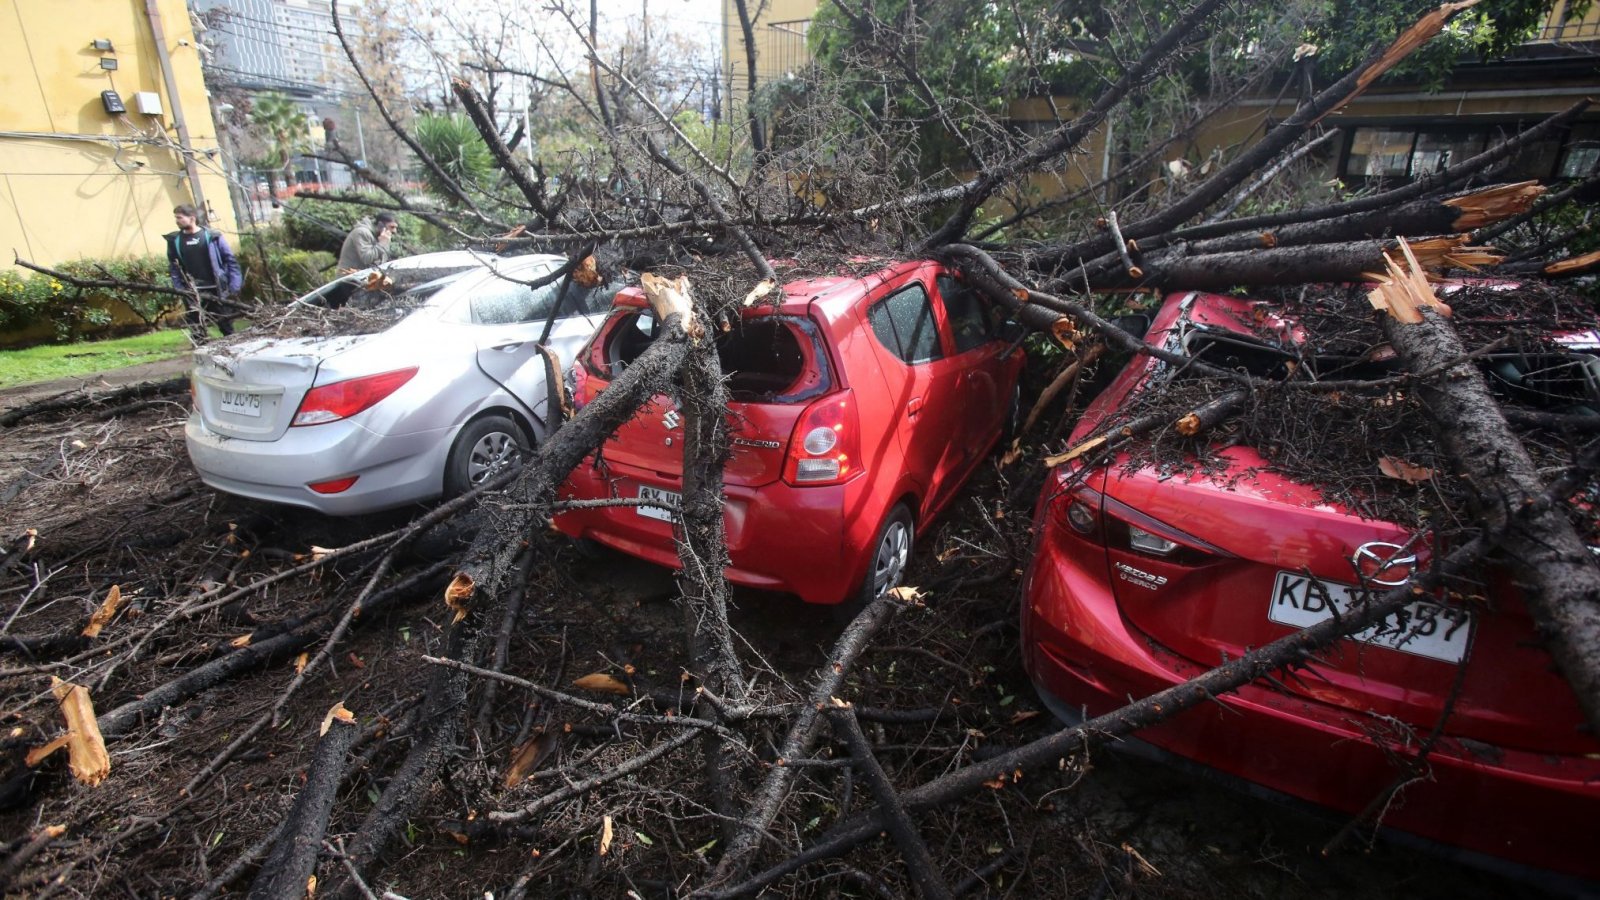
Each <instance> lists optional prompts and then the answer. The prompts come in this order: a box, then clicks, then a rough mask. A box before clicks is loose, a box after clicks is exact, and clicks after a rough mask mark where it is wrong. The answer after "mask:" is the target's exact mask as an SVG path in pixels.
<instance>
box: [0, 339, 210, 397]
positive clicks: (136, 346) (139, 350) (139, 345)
mask: <svg viewBox="0 0 1600 900" xmlns="http://www.w3.org/2000/svg"><path fill="white" fill-rule="evenodd" d="M213 333H216V332H215V330H214V329H213ZM188 351H189V338H188V337H187V336H186V335H185V334H184V333H183V330H182V329H179V328H172V329H167V330H165V331H152V332H150V333H149V334H140V335H135V336H133V337H127V338H118V339H116V340H111V341H92V342H85V343H81V344H46V345H44V346H40V347H29V348H28V349H26V350H0V388H8V387H16V386H17V385H23V384H33V383H34V382H38V381H54V380H55V379H57V378H82V377H85V376H89V375H94V374H97V373H99V372H109V371H111V370H113V369H122V368H126V367H128V366H136V365H139V364H140V363H148V362H156V361H157V360H162V359H170V358H171V357H174V356H181V355H183V354H184V353H187V352H188Z"/></svg>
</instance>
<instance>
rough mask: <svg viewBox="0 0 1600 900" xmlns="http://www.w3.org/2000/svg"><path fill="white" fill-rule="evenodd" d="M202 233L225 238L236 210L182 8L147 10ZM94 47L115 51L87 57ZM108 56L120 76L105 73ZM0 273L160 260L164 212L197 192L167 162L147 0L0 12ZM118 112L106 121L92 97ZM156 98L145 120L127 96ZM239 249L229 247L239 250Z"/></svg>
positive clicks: (171, 148)
mask: <svg viewBox="0 0 1600 900" xmlns="http://www.w3.org/2000/svg"><path fill="white" fill-rule="evenodd" d="M156 5H157V9H158V10H159V13H160V18H161V24H162V28H163V31H164V36H165V39H166V40H165V43H166V45H167V51H168V53H169V54H170V55H171V58H172V66H173V74H174V80H175V81H176V82H177V84H178V97H177V102H178V103H181V104H182V109H183V113H184V118H185V121H186V124H187V125H188V130H189V137H190V143H191V145H192V147H193V148H194V150H195V151H196V153H197V156H196V158H195V159H196V166H197V168H198V171H199V173H200V187H201V191H202V193H203V194H204V196H205V200H206V207H207V212H208V216H207V219H208V221H209V223H210V225H211V226H212V227H214V228H217V229H219V230H220V231H222V232H223V233H225V234H227V235H229V236H230V238H233V237H234V236H235V232H236V224H235V219H234V210H233V205H232V202H231V200H230V199H229V195H228V187H227V181H226V178H225V176H224V174H223V169H222V163H221V155H220V154H219V153H218V145H217V134H216V126H215V125H214V124H213V122H212V118H211V107H210V103H209V98H208V95H207V93H206V89H205V83H204V81H203V79H202V77H201V73H200V59H199V54H198V51H197V50H196V49H195V38H194V32H193V29H192V26H191V24H190V21H189V13H188V10H187V9H186V7H185V4H184V0H156ZM96 39H106V40H110V41H111V43H112V46H113V50H112V51H110V52H102V51H99V50H95V49H94V47H93V46H92V42H93V41H95V40H96ZM102 58H115V59H116V60H117V68H116V69H115V70H106V69H103V68H101V65H100V60H101V59H102ZM0 60H4V61H5V64H4V66H3V67H0V254H4V256H5V258H4V259H0V264H5V265H10V264H11V259H10V255H11V254H10V253H8V252H6V251H13V250H14V251H15V252H16V254H18V255H20V256H22V258H24V259H27V260H29V261H31V262H35V263H39V264H42V265H54V264H56V263H60V262H63V261H66V260H71V259H78V258H84V257H121V256H140V255H146V254H158V253H162V252H165V251H164V248H163V245H162V241H161V236H162V235H163V234H165V233H167V232H169V231H172V230H173V228H174V226H173V223H172V207H174V206H176V205H177V204H180V203H193V202H194V194H193V193H192V191H191V189H190V187H189V185H188V178H187V176H186V174H185V172H184V160H183V156H182V154H180V153H179V152H178V151H177V149H176V148H177V145H178V134H177V128H176V126H175V125H174V124H173V111H174V102H173V100H174V98H172V97H171V96H169V95H168V93H167V89H166V83H165V81H164V80H163V78H162V74H161V64H160V60H159V58H158V56H157V54H156V49H155V39H154V36H153V33H152V31H151V27H150V19H149V17H148V15H147V13H146V2H145V0H0ZM104 90H115V91H116V92H117V93H118V95H119V96H120V97H121V98H122V101H123V103H124V105H126V106H127V108H128V112H127V115H126V117H114V116H111V115H108V114H107V113H106V111H105V107H104V106H103V105H102V103H101V99H100V92H101V91H104ZM141 91H148V92H153V93H155V94H157V95H158V96H159V97H160V98H161V109H162V115H160V116H146V115H143V114H141V113H139V112H138V110H137V109H136V107H135V106H134V96H133V95H134V94H135V93H138V92H141ZM235 245H237V241H235Z"/></svg>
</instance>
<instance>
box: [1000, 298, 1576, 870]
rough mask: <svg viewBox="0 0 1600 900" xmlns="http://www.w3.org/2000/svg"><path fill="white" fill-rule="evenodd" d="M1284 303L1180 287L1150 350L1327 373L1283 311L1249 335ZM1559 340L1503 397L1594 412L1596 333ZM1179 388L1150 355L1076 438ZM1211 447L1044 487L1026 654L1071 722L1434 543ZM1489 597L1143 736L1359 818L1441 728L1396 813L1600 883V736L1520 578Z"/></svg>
mask: <svg viewBox="0 0 1600 900" xmlns="http://www.w3.org/2000/svg"><path fill="white" fill-rule="evenodd" d="M1275 316H1276V313H1274V312H1272V311H1270V309H1269V308H1267V307H1265V306H1264V305H1263V304H1260V303H1254V302H1251V301H1248V300H1241V299H1236V298H1229V297H1222V296H1218V295H1213V294H1201V293H1186V294H1175V295H1172V296H1170V297H1168V298H1166V300H1165V302H1164V304H1163V305H1162V306H1161V308H1160V310H1159V312H1158V313H1157V315H1156V316H1155V318H1154V321H1153V322H1152V325H1151V330H1150V332H1149V335H1148V340H1149V341H1150V342H1151V343H1153V344H1155V345H1157V346H1162V347H1165V348H1166V349H1168V350H1171V351H1174V352H1179V353H1185V354H1187V355H1189V356H1201V357H1202V358H1205V359H1207V360H1210V361H1213V362H1220V363H1222V364H1223V365H1226V366H1230V367H1231V366H1236V365H1237V366H1241V367H1243V368H1245V369H1247V370H1249V371H1252V372H1254V373H1257V374H1263V375H1270V374H1273V372H1274V370H1276V371H1277V375H1278V377H1283V374H1284V373H1285V372H1286V371H1288V370H1289V368H1290V367H1294V366H1299V367H1306V366H1312V367H1315V366H1317V365H1319V364H1320V363H1323V362H1325V360H1323V359H1321V358H1319V357H1318V355H1317V354H1318V352H1319V349H1320V348H1321V345H1319V344H1318V342H1317V341H1315V340H1314V338H1315V337H1316V336H1315V335H1310V334H1307V333H1306V332H1307V329H1308V327H1309V326H1307V325H1306V323H1305V322H1303V321H1279V322H1277V326H1278V331H1279V333H1280V334H1281V335H1282V340H1281V341H1279V342H1274V341H1264V340H1262V339H1260V337H1259V335H1253V334H1252V329H1251V328H1250V325H1251V323H1262V322H1263V321H1267V320H1271V319H1273V318H1275ZM1561 343H1564V344H1565V345H1566V347H1567V349H1566V350H1565V351H1562V350H1560V349H1559V347H1557V348H1556V349H1554V350H1552V349H1549V348H1547V349H1546V350H1544V351H1541V352H1540V353H1536V354H1534V355H1531V356H1530V355H1526V354H1522V353H1519V352H1516V351H1512V350H1508V351H1506V352H1504V353H1501V354H1488V355H1486V356H1484V357H1483V358H1482V359H1481V360H1480V365H1482V366H1483V367H1484V369H1485V370H1486V371H1487V372H1489V373H1490V375H1491V379H1492V381H1494V382H1495V383H1496V384H1497V385H1498V386H1499V389H1501V390H1502V391H1505V392H1508V393H1516V392H1524V391H1526V392H1533V393H1537V394H1539V395H1540V396H1542V397H1545V398H1547V399H1549V398H1553V399H1554V400H1555V401H1556V405H1557V406H1558V407H1559V408H1561V409H1562V411H1564V412H1577V411H1580V410H1587V411H1588V412H1589V413H1591V414H1592V413H1596V412H1600V389H1597V386H1600V378H1597V377H1596V373H1600V362H1597V360H1596V359H1595V357H1594V355H1593V354H1594V351H1595V350H1596V349H1597V347H1600V345H1596V344H1595V343H1594V334H1593V333H1592V332H1591V333H1590V334H1588V335H1587V336H1582V335H1578V336H1573V337H1572V338H1571V339H1566V338H1563V339H1562V340H1561ZM1376 350H1377V351H1380V352H1377V353H1368V354H1367V355H1366V357H1365V358H1366V359H1367V360H1369V361H1370V360H1372V359H1374V358H1377V357H1379V356H1381V350H1382V348H1381V347H1378V348H1376ZM1353 361H1354V358H1347V359H1343V360H1337V361H1334V364H1335V365H1338V366H1349V365H1351V364H1352V363H1353ZM1174 377H1176V376H1175V375H1174V374H1173V372H1172V369H1171V367H1168V366H1166V365H1164V364H1161V363H1158V362H1156V361H1154V360H1151V359H1148V358H1143V357H1141V358H1136V359H1134V360H1133V361H1132V362H1130V363H1129V364H1128V366H1127V368H1125V369H1124V370H1123V371H1122V372H1121V374H1120V375H1118V376H1117V377H1116V379H1115V380H1114V381H1112V382H1111V384H1110V386H1109V387H1108V389H1107V390H1106V391H1105V392H1104V393H1103V394H1102V395H1101V396H1100V397H1099V398H1098V399H1097V400H1096V402H1095V403H1094V404H1093V405H1092V406H1091V407H1090V408H1089V410H1088V411H1087V413H1086V414H1085V415H1084V417H1083V419H1082V421H1081V422H1080V423H1079V424H1078V425H1077V427H1076V430H1075V431H1074V433H1073V438H1072V442H1071V443H1072V444H1074V445H1076V444H1077V443H1079V442H1080V441H1082V440H1084V439H1086V438H1088V437H1091V436H1092V435H1093V434H1094V433H1095V432H1096V429H1099V428H1101V427H1102V426H1103V425H1104V424H1105V423H1106V422H1107V421H1108V420H1109V419H1110V417H1112V416H1113V415H1115V414H1116V413H1117V412H1118V411H1119V410H1122V409H1125V408H1128V407H1129V406H1130V405H1131V403H1133V402H1134V398H1136V396H1137V392H1138V391H1139V390H1140V389H1141V388H1143V387H1145V386H1147V385H1150V384H1160V383H1164V382H1166V381H1167V380H1169V379H1172V378H1174ZM1341 377H1349V376H1341ZM1421 427H1422V428H1424V429H1425V428H1426V426H1425V425H1423V426H1421ZM1213 456H1214V457H1215V460H1216V461H1217V462H1216V463H1215V465H1208V466H1207V467H1204V468H1203V469H1200V468H1197V469H1195V470H1193V471H1186V470H1183V469H1181V468H1179V469H1174V468H1173V467H1171V466H1157V465H1146V464H1144V463H1142V462H1134V461H1132V460H1131V459H1130V457H1129V456H1128V455H1127V454H1123V455H1121V456H1119V457H1118V458H1116V459H1114V460H1110V461H1106V462H1102V463H1092V462H1091V463H1085V462H1084V461H1082V460H1078V461H1073V462H1069V463H1066V464H1063V465H1062V466H1060V467H1058V468H1057V469H1056V470H1055V471H1054V472H1053V473H1052V475H1051V477H1050V478H1049V479H1048V482H1047V485H1046V487H1045V490H1044V492H1043V494H1042V495H1041V497H1040V501H1039V505H1038V508H1037V510H1036V513H1035V517H1034V528H1035V542H1036V544H1035V550H1034V553H1033V558H1032V560H1031V562H1030V564H1029V567H1028V570H1027V574H1026V579H1025V582H1024V588H1023V591H1024V596H1023V605H1022V646H1023V658H1024V662H1025V666H1026V668H1027V671H1028V672H1029V674H1030V676H1031V678H1032V680H1033V682H1034V684H1035V686H1036V687H1037V689H1038V692H1039V694H1040V696H1041V698H1043V699H1044V701H1045V703H1046V705H1047V706H1048V707H1049V708H1050V709H1051V710H1052V711H1054V712H1055V713H1056V714H1057V716H1059V717H1060V718H1062V719H1064V720H1066V721H1068V722H1075V721H1079V720H1081V719H1082V718H1083V717H1085V716H1089V717H1092V716H1096V715H1100V714H1103V713H1106V712H1109V711H1111V710H1113V709H1116V708H1117V707H1120V706H1122V705H1123V704H1125V703H1127V702H1128V701H1129V700H1130V698H1140V697H1146V696H1149V695H1151V694H1154V693H1156V692H1158V691H1160V690H1163V689H1165V688H1167V687H1170V686H1172V685H1174V684H1177V683H1181V682H1183V681H1186V680H1188V679H1189V678H1191V677H1193V676H1195V675H1198V674H1199V673H1201V672H1203V671H1205V670H1207V669H1209V668H1211V667H1213V666H1215V665H1217V664H1219V663H1220V662H1222V661H1224V660H1227V659H1230V658H1237V657H1239V656H1240V655H1242V654H1244V653H1245V652H1247V651H1248V650H1249V649H1250V648H1252V647H1259V646H1261V645H1263V644H1266V643H1268V642H1269V641H1272V640H1274V639H1276V638H1279V637H1281V636H1283V635H1285V634H1288V633H1290V632H1292V631H1294V630H1296V629H1299V628H1302V627H1305V626H1307V625H1311V624H1315V623H1316V622H1318V621H1322V620H1324V619H1327V618H1330V617H1332V616H1333V615H1335V614H1336V613H1337V610H1338V609H1340V608H1345V609H1348V608H1349V606H1350V604H1351V603H1352V602H1354V599H1355V598H1357V597H1359V595H1360V594H1361V592H1362V588H1361V586H1359V585H1358V584H1356V583H1355V582H1357V581H1358V580H1360V576H1357V575H1356V574H1355V573H1356V572H1357V571H1361V572H1363V573H1365V574H1366V575H1367V576H1369V577H1371V578H1372V579H1373V582H1374V585H1375V589H1376V590H1384V589H1385V588H1384V586H1385V585H1393V584H1404V583H1405V582H1406V581H1407V580H1409V578H1410V576H1411V573H1412V572H1413V571H1414V570H1415V568H1416V567H1418V566H1425V565H1426V564H1427V559H1428V554H1429V550H1428V548H1427V547H1426V546H1423V547H1421V548H1419V549H1417V550H1415V551H1412V550H1403V549H1402V547H1403V546H1404V545H1406V543H1407V540H1408V534H1409V533H1408V532H1407V531H1406V530H1404V529H1402V528H1400V527H1399V526H1398V525H1396V524H1393V523H1390V522H1385V521H1379V520H1373V519H1370V518H1362V517H1361V516H1360V515H1358V514H1357V513H1356V512H1355V511H1353V510H1352V509H1350V508H1347V507H1345V506H1341V505H1340V504H1338V503H1336V502H1332V501H1330V500H1329V499H1328V498H1327V497H1326V495H1325V494H1324V492H1323V491H1321V490H1319V488H1318V485H1316V484H1314V483H1308V482H1307V481H1305V480H1301V481H1296V480H1294V479H1293V478H1290V477H1289V476H1287V475H1285V474H1283V473H1282V472H1281V471H1276V470H1274V468H1273V466H1272V465H1271V464H1270V463H1269V462H1268V460H1267V459H1266V458H1265V457H1264V456H1263V455H1262V453H1260V452H1258V451H1257V450H1256V449H1254V448H1251V447H1248V446H1243V445H1234V446H1226V447H1223V446H1218V447H1216V448H1215V449H1214V450H1213ZM1484 593H1486V594H1487V597H1488V602H1487V608H1485V607H1484V606H1483V605H1482V604H1481V603H1480V604H1479V605H1472V604H1465V603H1463V602H1460V601H1458V600H1446V599H1444V598H1441V597H1435V596H1426V597H1419V598H1418V599H1417V600H1416V601H1415V602H1413V603H1412V604H1410V606H1409V607H1408V608H1407V610H1406V614H1405V615H1403V616H1400V617H1397V620H1392V621H1391V622H1389V623H1387V624H1386V626H1384V627H1380V628H1373V629H1369V630H1367V631H1365V632H1362V633H1360V634H1357V635H1355V636H1353V637H1351V638H1348V639H1346V640H1345V641H1342V642H1341V643H1340V645H1339V646H1337V647H1336V648H1334V650H1332V651H1331V652H1330V653H1329V654H1327V657H1328V658H1327V659H1325V660H1320V661H1319V662H1318V663H1317V664H1316V665H1315V667H1314V668H1313V670H1311V671H1307V672H1301V673H1296V674H1295V675H1289V676H1284V677H1281V678H1275V679H1270V680H1266V679H1264V680H1261V681H1257V682H1254V683H1252V684H1249V685H1246V686H1245V687H1243V688H1241V689H1240V690H1238V691H1237V692H1236V693H1233V694H1229V695H1226V696H1222V697H1218V698H1216V702H1214V703H1206V704H1201V705H1200V706H1198V707H1196V708H1194V709H1190V710H1188V711H1185V712H1183V713H1181V714H1179V715H1177V716H1176V717H1174V718H1172V719H1170V720H1168V721H1166V722H1164V723H1162V724H1160V725H1158V726H1156V727H1153V728H1150V729H1146V730H1144V731H1141V732H1140V733H1139V735H1138V737H1139V738H1140V739H1141V741H1140V742H1133V743H1132V744H1131V746H1136V747H1139V748H1143V749H1146V750H1149V749H1151V748H1155V749H1156V751H1157V752H1158V755H1162V756H1165V757H1167V758H1169V759H1171V758H1173V757H1176V758H1178V759H1181V760H1185V761H1189V762H1192V763H1199V764H1201V765H1203V766H1205V767H1207V768H1209V769H1210V770H1213V771H1219V772H1221V773H1224V774H1225V775H1226V776H1231V777H1233V778H1234V779H1242V780H1243V781H1245V782H1247V783H1249V784H1251V785H1255V786H1260V787H1264V788H1266V789H1268V790H1269V791H1270V792H1272V793H1275V794H1287V795H1290V796H1292V797H1295V798H1299V799H1301V800H1305V801H1311V802H1312V803H1315V804H1320V805H1322V806H1326V807H1331V808H1333V809H1334V810H1337V811H1339V812H1340V813H1341V814H1344V815H1346V816H1354V815H1357V814H1360V813H1361V812H1362V811H1363V810H1364V809H1366V808H1367V806H1368V804H1369V803H1371V802H1372V801H1373V800H1374V798H1377V797H1380V796H1382V795H1383V792H1384V791H1386V790H1388V789H1390V788H1391V787H1392V786H1393V785H1394V783H1395V780H1396V777H1397V775H1400V774H1401V772H1400V770H1399V769H1398V768H1397V766H1396V760H1397V759H1402V760H1403V759H1409V758H1414V757H1415V756H1416V754H1417V748H1418V746H1419V743H1420V742H1421V741H1423V740H1424V739H1425V738H1426V737H1427V736H1428V735H1429V734H1431V733H1432V732H1433V731H1434V729H1436V728H1438V729H1441V730H1440V731H1439V738H1438V742H1437V744H1435V745H1434V746H1433V747H1432V749H1431V751H1430V752H1428V753H1427V754H1426V760H1425V769H1424V772H1425V774H1422V775H1419V776H1418V777H1416V778H1415V779H1414V780H1412V781H1411V782H1409V783H1407V784H1405V786H1404V788H1403V790H1401V791H1400V792H1399V793H1398V794H1397V795H1396V796H1395V797H1394V798H1393V802H1391V803H1388V804H1387V805H1385V806H1384V807H1383V808H1382V824H1383V825H1384V826H1386V827H1391V828H1393V829H1396V830H1399V831H1403V832H1409V833H1411V834H1413V835H1417V836H1421V837H1423V838H1426V839H1429V840H1430V841H1432V842H1436V843H1437V844H1443V845H1449V846H1450V847H1453V848H1458V849H1461V850H1465V851H1467V852H1468V854H1470V855H1474V856H1475V857H1477V858H1479V859H1480V860H1481V859H1482V858H1483V856H1488V857H1499V858H1501V859H1502V860H1510V861H1512V862H1513V863H1516V864H1523V865H1527V866H1533V867H1537V868H1539V869H1543V870H1555V871H1559V872H1563V873H1566V874H1568V875H1576V876H1579V877H1581V878H1586V879H1593V878H1597V877H1600V855H1597V854H1596V853H1595V852H1594V835H1595V824H1594V823H1595V822H1596V821H1600V741H1597V740H1596V738H1595V736H1594V735H1592V734H1589V733H1587V731H1586V729H1585V728H1584V725H1583V722H1584V719H1583V715H1582V713H1581V711H1580V710H1579V707H1578V704H1577V701H1576V699H1575V697H1574V694H1573V691H1572V689H1571V688H1570V687H1569V686H1568V685H1567V683H1566V682H1565V681H1564V680H1563V679H1562V677H1561V676H1560V675H1559V674H1557V672H1556V671H1555V669H1554V666H1553V664H1552V662H1551V660H1550V658H1549V656H1548V655H1547V654H1546V653H1545V651H1544V650H1543V649H1542V648H1541V647H1540V645H1539V642H1538V641H1537V640H1536V638H1535V635H1534V632H1533V627H1532V623H1531V622H1530V620H1529V618H1528V614H1527V612H1526V611H1525V609H1524V607H1523V605H1522V603H1521V601H1520V599H1519V598H1518V596H1517V593H1516V590H1515V588H1514V587H1513V586H1512V584H1511V581H1510V579H1509V577H1506V576H1505V574H1504V573H1500V574H1499V575H1495V574H1494V573H1493V571H1492V570H1491V572H1490V578H1489V581H1488V586H1487V588H1486V590H1485V591H1484Z"/></svg>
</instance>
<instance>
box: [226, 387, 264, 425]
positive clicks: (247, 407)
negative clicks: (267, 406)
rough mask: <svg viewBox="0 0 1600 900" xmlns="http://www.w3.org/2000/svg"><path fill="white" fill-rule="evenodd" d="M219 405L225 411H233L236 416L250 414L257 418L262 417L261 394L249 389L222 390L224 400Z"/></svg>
mask: <svg viewBox="0 0 1600 900" xmlns="http://www.w3.org/2000/svg"><path fill="white" fill-rule="evenodd" d="M217 406H218V408H220V409H221V410H222V411H223V412H225V413H233V414H234V415H236V416H250V417H251V418H255V419H259V418H261V395H260V394H252V393H250V392H249V391H227V390H225V391H223V392H222V401H221V402H220V403H218V404H217Z"/></svg>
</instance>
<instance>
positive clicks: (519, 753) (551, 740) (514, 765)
mask: <svg viewBox="0 0 1600 900" xmlns="http://www.w3.org/2000/svg"><path fill="white" fill-rule="evenodd" d="M555 749H556V736H555V735H553V734H551V733H549V732H547V731H545V730H544V729H542V728H541V729H539V732H538V733H537V734H535V735H534V736H533V737H530V738H528V739H527V740H525V741H523V742H522V743H521V744H520V745H519V746H518V747H517V749H516V750H514V751H513V752H512V754H511V765H509V766H507V767H506V778H505V786H506V790H510V789H511V788H514V787H516V786H517V785H519V784H521V783H522V782H523V781H524V780H526V779H527V777H528V776H529V775H531V774H533V773H534V772H537V771H538V770H539V766H540V764H541V763H543V762H544V761H545V760H546V759H548V758H549V757H550V754H551V753H553V752H555Z"/></svg>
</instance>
